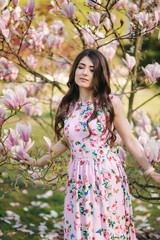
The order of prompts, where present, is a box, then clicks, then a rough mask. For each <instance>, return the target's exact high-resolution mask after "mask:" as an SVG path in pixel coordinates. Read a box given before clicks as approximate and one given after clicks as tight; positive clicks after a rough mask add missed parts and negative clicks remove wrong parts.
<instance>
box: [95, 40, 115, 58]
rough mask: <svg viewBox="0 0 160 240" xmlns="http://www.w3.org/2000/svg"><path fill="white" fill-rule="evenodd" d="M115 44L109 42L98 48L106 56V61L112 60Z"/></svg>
mask: <svg viewBox="0 0 160 240" xmlns="http://www.w3.org/2000/svg"><path fill="white" fill-rule="evenodd" d="M116 49H117V45H116V44H114V43H109V44H107V45H106V46H103V47H101V48H99V51H100V52H101V53H102V54H103V55H104V56H105V57H106V58H107V60H108V61H112V58H113V57H114V55H115V53H116Z"/></svg>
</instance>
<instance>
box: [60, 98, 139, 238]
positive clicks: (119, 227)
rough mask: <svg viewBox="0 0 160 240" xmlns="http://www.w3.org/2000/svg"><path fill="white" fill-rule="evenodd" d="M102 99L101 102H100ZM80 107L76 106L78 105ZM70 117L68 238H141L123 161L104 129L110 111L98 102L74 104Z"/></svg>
mask: <svg viewBox="0 0 160 240" xmlns="http://www.w3.org/2000/svg"><path fill="white" fill-rule="evenodd" d="M97 104H98V103H97ZM73 108H74V109H73ZM70 109H71V110H70V111H69V113H68V116H67V117H66V118H65V121H64V134H65V135H66V137H67V138H68V140H69V143H70V151H71V158H70V161H69V168H68V175H67V179H68V181H67V184H66V192H65V203H64V240H70V239H72V240H104V239H107V240H135V239H136V237H135V229H134V221H133V214H132V205H131V198H130V194H129V188H128V183H127V177H126V173H125V170H124V168H123V165H122V162H121V160H120V159H119V158H118V156H117V155H115V154H114V153H112V152H111V149H110V147H109V146H108V145H107V143H106V140H107V138H106V136H107V132H106V133H105V134H102V133H103V131H104V130H105V128H106V121H105V114H104V112H103V110H102V109H101V108H100V106H99V105H98V106H97V109H98V116H97V118H96V119H93V120H92V121H90V123H89V126H90V129H91V136H90V137H89V138H87V136H88V135H89V131H88V128H87V120H88V118H89V117H90V116H91V114H92V112H93V104H92V102H89V101H87V102H77V103H76V104H75V106H72V104H71V105H70Z"/></svg>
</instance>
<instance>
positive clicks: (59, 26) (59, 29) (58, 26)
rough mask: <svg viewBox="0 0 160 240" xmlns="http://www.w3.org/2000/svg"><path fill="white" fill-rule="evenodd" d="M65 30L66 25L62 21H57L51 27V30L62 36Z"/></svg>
mask: <svg viewBox="0 0 160 240" xmlns="http://www.w3.org/2000/svg"><path fill="white" fill-rule="evenodd" d="M64 28H65V25H64V23H63V22H62V21H61V20H55V21H53V23H52V25H51V30H52V31H53V33H54V34H59V35H62V34H63V33H64Z"/></svg>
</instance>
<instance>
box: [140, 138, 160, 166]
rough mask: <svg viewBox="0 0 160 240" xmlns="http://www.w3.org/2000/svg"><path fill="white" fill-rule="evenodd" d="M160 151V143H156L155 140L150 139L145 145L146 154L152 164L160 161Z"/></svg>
mask: <svg viewBox="0 0 160 240" xmlns="http://www.w3.org/2000/svg"><path fill="white" fill-rule="evenodd" d="M159 151H160V145H159V142H157V141H155V139H149V141H148V142H147V144H145V145H144V153H145V155H146V157H147V158H148V161H149V162H150V163H151V162H152V161H154V162H159V161H160V155H159Z"/></svg>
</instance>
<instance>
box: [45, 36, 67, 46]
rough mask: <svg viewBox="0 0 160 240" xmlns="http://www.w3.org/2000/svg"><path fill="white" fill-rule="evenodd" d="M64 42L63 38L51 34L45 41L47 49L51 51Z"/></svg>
mask: <svg viewBox="0 0 160 240" xmlns="http://www.w3.org/2000/svg"><path fill="white" fill-rule="evenodd" d="M63 41H64V38H63V37H60V36H57V35H53V34H52V33H51V34H50V35H49V37H48V39H47V44H48V49H51V48H52V47H53V46H54V45H55V46H57V48H59V47H60V46H61V45H62V43H63Z"/></svg>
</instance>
